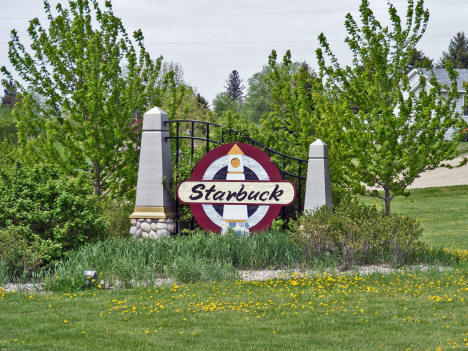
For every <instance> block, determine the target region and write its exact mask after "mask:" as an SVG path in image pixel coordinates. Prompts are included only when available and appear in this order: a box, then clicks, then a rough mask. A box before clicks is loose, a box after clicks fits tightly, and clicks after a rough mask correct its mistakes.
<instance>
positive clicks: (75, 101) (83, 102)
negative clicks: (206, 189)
mask: <svg viewBox="0 0 468 351" xmlns="http://www.w3.org/2000/svg"><path fill="white" fill-rule="evenodd" d="M44 10H45V16H46V18H47V20H46V23H45V24H42V23H41V22H40V20H39V18H34V19H33V20H31V21H30V25H29V28H28V34H29V37H30V39H31V43H32V44H31V47H30V49H29V50H28V49H26V48H25V46H24V45H23V44H22V42H21V41H20V37H19V35H18V33H17V32H16V31H15V30H13V31H12V32H11V41H10V43H9V52H8V54H9V58H10V62H11V65H12V67H13V68H14V70H15V71H16V74H15V77H18V78H19V79H18V80H16V81H15V84H16V85H17V86H18V87H19V94H20V100H21V101H20V103H19V104H18V105H17V107H16V109H15V111H16V116H17V118H18V121H19V123H18V127H19V139H20V142H21V144H22V145H23V147H24V149H25V150H26V153H27V154H28V155H29V157H31V158H34V159H35V160H37V161H46V162H54V163H55V164H56V165H58V166H60V168H61V170H62V171H63V172H68V173H70V174H76V173H85V174H87V175H88V177H89V179H90V181H91V182H92V183H93V185H94V193H95V195H99V196H105V195H107V194H109V193H112V194H113V195H118V194H123V193H126V192H127V191H129V190H130V189H132V188H134V186H135V184H136V169H137V164H138V163H137V161H138V154H139V151H138V145H139V137H140V134H139V132H138V128H135V122H137V123H138V121H141V118H142V115H143V113H144V112H145V111H146V110H147V109H148V108H149V107H151V106H154V105H159V106H161V101H162V100H163V95H164V94H165V93H166V94H170V93H171V91H173V92H177V89H175V88H174V87H175V86H176V84H175V82H174V79H172V84H171V78H173V75H174V74H173V72H172V71H170V70H168V74H166V75H162V73H161V64H162V57H159V58H157V59H156V60H153V59H152V58H151V57H150V55H149V53H148V52H147V51H146V49H145V47H144V45H143V34H142V33H141V31H139V30H138V31H136V32H135V33H134V34H133V37H130V36H129V35H128V33H127V31H126V30H125V28H124V26H123V24H122V22H121V20H120V19H119V18H117V17H116V16H114V14H113V10H112V5H111V3H110V1H105V3H104V7H103V9H101V8H100V6H99V3H98V1H97V0H69V1H68V6H64V5H62V4H58V5H57V6H56V7H55V11H54V10H53V9H52V8H51V6H50V4H49V2H48V1H47V0H45V1H44ZM1 70H2V72H3V73H4V75H5V78H6V80H13V73H11V72H9V71H8V70H7V69H6V68H5V67H2V69H1ZM171 89H172V90H171ZM170 100H171V101H173V102H174V101H179V100H178V99H176V98H173V99H170ZM169 107H170V108H171V109H174V108H175V107H174V106H169Z"/></svg>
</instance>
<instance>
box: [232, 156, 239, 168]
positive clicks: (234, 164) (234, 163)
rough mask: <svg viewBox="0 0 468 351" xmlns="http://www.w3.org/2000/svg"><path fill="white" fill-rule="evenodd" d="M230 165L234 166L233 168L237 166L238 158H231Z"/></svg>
mask: <svg viewBox="0 0 468 351" xmlns="http://www.w3.org/2000/svg"><path fill="white" fill-rule="evenodd" d="M231 166H232V167H234V168H237V167H239V166H240V160H239V159H238V158H237V157H235V158H233V159H232V160H231Z"/></svg>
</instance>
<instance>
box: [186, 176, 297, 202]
mask: <svg viewBox="0 0 468 351" xmlns="http://www.w3.org/2000/svg"><path fill="white" fill-rule="evenodd" d="M295 192H296V190H295V188H294V185H293V184H292V183H291V182H287V181H281V182H268V181H184V182H182V183H180V185H179V188H178V189H177V196H178V198H179V200H180V201H181V202H184V203H187V204H190V203H199V204H231V205H289V204H290V203H291V202H293V200H294V196H295Z"/></svg>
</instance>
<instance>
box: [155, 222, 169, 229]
mask: <svg viewBox="0 0 468 351" xmlns="http://www.w3.org/2000/svg"><path fill="white" fill-rule="evenodd" d="M156 229H167V223H157V224H156Z"/></svg>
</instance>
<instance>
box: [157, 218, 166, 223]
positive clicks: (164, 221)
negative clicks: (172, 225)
mask: <svg viewBox="0 0 468 351" xmlns="http://www.w3.org/2000/svg"><path fill="white" fill-rule="evenodd" d="M158 222H160V223H166V219H165V218H160V219H158Z"/></svg>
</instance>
